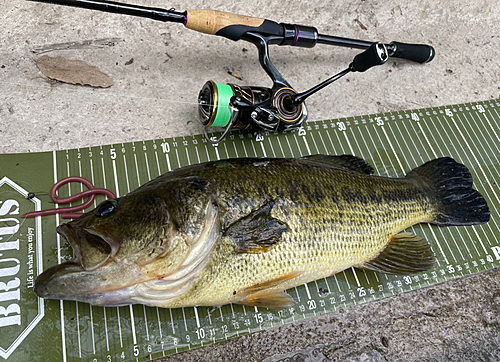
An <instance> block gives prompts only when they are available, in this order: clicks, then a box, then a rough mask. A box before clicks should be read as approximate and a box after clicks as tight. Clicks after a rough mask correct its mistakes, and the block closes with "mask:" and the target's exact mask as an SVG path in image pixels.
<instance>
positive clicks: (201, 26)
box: [185, 10, 265, 35]
mask: <svg viewBox="0 0 500 362" xmlns="http://www.w3.org/2000/svg"><path fill="white" fill-rule="evenodd" d="M186 13H187V17H186V24H185V25H186V28H189V29H192V30H196V31H199V32H202V33H206V34H212V35H215V34H216V33H217V32H218V31H219V30H221V29H224V28H225V27H227V26H230V25H244V26H248V27H252V28H258V27H259V26H261V25H262V23H263V22H264V20H265V19H262V18H254V17H252V16H244V15H237V14H231V13H226V12H223V11H217V10H188V11H186Z"/></svg>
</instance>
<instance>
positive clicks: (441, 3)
mask: <svg viewBox="0 0 500 362" xmlns="http://www.w3.org/2000/svg"><path fill="white" fill-rule="evenodd" d="M130 2H132V1H130ZM133 2H134V3H135V4H138V5H144V6H156V7H162V8H171V7H175V8H176V9H178V10H179V11H183V10H185V9H198V8H212V9H217V10H222V11H228V12H234V13H239V14H245V15H253V16H257V17H266V18H270V19H272V20H275V21H278V22H287V23H297V24H303V25H312V26H315V27H317V28H318V30H319V31H320V32H321V33H325V34H332V35H338V36H343V37H352V38H360V39H366V40H373V41H375V40H382V41H385V42H390V41H402V42H409V43H427V44H431V45H433V46H434V47H435V49H436V53H437V54H436V57H435V59H434V60H433V61H432V62H431V63H429V64H426V65H419V64H415V63H410V62H406V61H401V60H393V59H391V60H389V62H388V64H386V65H384V66H383V67H378V68H374V69H372V70H370V71H368V72H366V73H363V74H352V75H349V76H348V77H346V78H345V79H342V80H340V81H339V82H338V83H335V84H333V85H331V86H330V87H328V88H326V89H325V90H323V91H322V92H320V93H318V94H317V95H315V96H314V97H312V98H311V99H310V100H309V101H308V102H307V104H308V109H309V114H310V117H309V119H310V120H320V119H329V118H337V117H346V116H355V115H362V114H369V113H375V112H389V111H395V110H402V109H411V108H419V107H431V106H441V105H447V104H455V103H462V102H469V101H481V100H487V99H492V98H499V97H500V2H498V1H497V0H438V1H429V0H424V1H403V0H393V1H390V2H382V1H369V0H365V1H353V0H337V1H335V2H331V1H325V0H312V1H311V0H309V1H300V0H299V1H290V2H285V1H276V0H267V1H264V0H255V1H233V2H227V1H219V0H215V1H208V0H186V1H183V2H180V1H178V0H174V1H173V2H168V3H167V2H164V1H158V0H135V1H133ZM1 9H2V14H1V15H0V18H1V20H0V120H1V122H0V152H3V153H14V152H37V151H49V150H54V149H56V150H59V149H66V148H75V147H84V146H94V145H100V144H109V143H119V142H128V141H137V140H144V139H153V138H163V137H172V136H183V135H190V134H198V133H200V132H201V131H202V128H201V125H200V124H199V122H198V121H197V106H196V104H194V103H195V102H196V99H197V95H198V92H199V90H200V89H201V87H202V85H203V84H204V83H205V81H206V80H209V79H212V80H215V81H217V82H221V83H224V82H233V83H237V84H243V85H245V84H248V85H263V86H269V85H270V81H269V79H268V78H267V76H266V74H265V73H264V72H263V71H262V69H261V68H260V65H259V63H258V58H257V52H256V50H255V48H254V46H253V45H251V44H248V43H243V42H232V41H229V40H225V39H223V38H219V37H213V36H208V35H204V34H200V33H196V32H193V31H190V30H188V29H185V28H184V27H183V26H182V25H179V24H166V23H160V22H154V21H152V20H148V19H139V18H133V17H127V16H121V15H113V14H105V13H100V12H96V11H89V10H83V9H82V10H75V9H71V8H67V7H61V6H52V5H47V4H40V3H35V2H28V1H22V0H11V1H9V2H4V3H3V4H2V7H1ZM97 39H106V40H105V41H101V42H93V43H92V42H91V44H88V43H82V42H84V41H87V40H93V41H94V40H97ZM110 39H112V40H110ZM68 42H75V43H74V44H72V45H71V46H69V47H68V46H65V48H66V49H59V50H51V51H49V52H47V53H42V48H43V49H45V50H50V49H55V48H61V47H58V46H53V44H59V43H68ZM43 54H47V55H50V56H64V57H67V58H70V59H79V60H84V61H86V62H87V63H89V64H91V65H94V66H96V67H98V68H99V69H100V70H101V71H103V72H105V73H107V74H108V75H110V76H111V77H112V78H113V79H114V81H115V85H114V86H113V87H111V88H109V89H105V90H102V89H96V90H94V89H92V88H90V87H83V86H72V85H68V84H63V83H58V82H53V81H50V80H48V79H47V78H46V77H45V76H43V75H42V74H41V73H40V71H39V70H38V68H37V67H36V65H35V60H36V59H37V58H38V57H40V56H41V55H43ZM355 54H356V51H353V50H349V49H342V48H336V47H328V46H324V45H318V46H316V47H315V48H313V49H298V48H297V49H294V48H290V47H277V46H275V47H273V48H272V49H271V59H272V61H273V63H274V64H275V66H276V67H277V68H278V69H279V70H280V71H281V72H282V74H283V75H284V76H285V78H286V79H287V80H288V81H289V82H290V83H291V84H292V85H293V86H294V87H295V89H297V90H298V91H302V90H305V89H307V88H309V87H311V86H312V85H314V84H316V83H317V82H319V81H320V80H323V79H326V78H327V77H329V76H331V75H333V74H335V73H336V72H338V71H340V70H342V69H344V68H345V67H346V66H347V65H348V64H349V63H350V62H351V61H352V58H353V56H354V55H355ZM228 69H229V70H230V71H232V72H234V73H236V74H238V75H239V76H240V77H241V78H242V80H241V81H239V80H238V79H236V78H234V77H233V76H231V75H229V74H228V72H227V70H228ZM499 284H500V270H494V271H491V272H487V273H482V274H480V275H475V276H472V277H469V278H464V279H461V280H457V281H454V282H448V283H445V284H443V285H439V286H435V287H432V288H427V289H425V290H420V291H416V292H412V293H408V294H404V295H401V296H397V297H393V298H389V299H385V300H382V301H379V302H374V303H369V304H366V305H363V306H358V307H354V308H350V309H347V310H345V311H344V312H343V313H340V312H339V313H332V314H328V315H325V316H321V317H318V318H313V319H309V320H307V321H302V322H299V323H294V324H291V325H288V326H284V327H280V328H276V329H271V330H268V331H265V332H261V333H255V334H252V335H249V336H244V337H241V338H236V339H232V340H230V341H228V342H224V343H219V344H216V345H213V346H209V347H205V348H202V349H198V350H194V351H191V352H187V353H183V354H180V355H177V356H172V357H170V358H167V359H166V360H168V361H222V360H224V361H263V360H265V361H337V360H338V361H340V360H342V361H402V360H404V361H421V362H423V361H498V360H500V325H499V323H500V317H499V313H500V289H499V287H498V286H499Z"/></svg>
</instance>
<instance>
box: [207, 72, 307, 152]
mask: <svg viewBox="0 0 500 362" xmlns="http://www.w3.org/2000/svg"><path fill="white" fill-rule="evenodd" d="M296 94H297V92H296V91H295V90H294V89H292V88H288V87H283V88H279V89H278V90H277V91H274V92H273V90H272V89H270V88H265V87H250V86H239V85H236V84H231V83H228V84H221V83H216V82H214V81H211V80H209V81H208V82H206V83H205V85H204V86H203V88H202V89H201V91H200V93H199V95H198V102H199V107H198V112H199V116H200V121H201V123H202V124H203V125H204V126H205V129H204V130H205V134H207V133H206V131H207V128H208V127H221V128H224V129H225V131H224V132H223V135H222V136H221V137H220V138H219V139H216V140H214V139H211V138H210V137H208V135H207V139H208V140H209V141H210V142H212V143H219V142H220V141H222V140H223V139H224V137H225V136H226V134H227V133H228V132H229V131H230V130H232V129H239V130H246V129H251V128H256V129H266V130H270V131H276V130H286V129H288V128H297V127H299V126H300V125H301V124H302V122H304V121H305V119H306V118H307V111H306V108H305V105H304V104H303V103H301V104H298V105H295V104H294V103H293V100H292V96H295V95H296Z"/></svg>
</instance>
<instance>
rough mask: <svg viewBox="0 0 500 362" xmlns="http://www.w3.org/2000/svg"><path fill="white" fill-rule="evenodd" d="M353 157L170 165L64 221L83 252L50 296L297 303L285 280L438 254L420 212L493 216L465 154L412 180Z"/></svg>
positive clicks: (429, 262) (394, 268) (414, 262)
mask: <svg viewBox="0 0 500 362" xmlns="http://www.w3.org/2000/svg"><path fill="white" fill-rule="evenodd" d="M372 174H373V169H372V168H371V166H369V165H368V164H367V163H366V162H365V161H363V160H361V159H359V158H356V157H354V156H323V155H316V156H310V157H306V158H303V159H230V160H225V161H218V162H209V163H204V164H199V165H193V166H189V167H185V168H181V169H178V170H175V171H173V172H170V173H167V174H165V175H163V176H160V177H158V178H157V179H155V180H153V181H151V182H149V183H148V184H146V185H144V186H142V187H140V188H138V189H137V190H135V191H133V192H131V193H130V194H128V195H126V196H124V197H121V198H118V199H116V200H107V201H104V202H103V203H101V204H100V205H99V206H98V207H97V208H96V209H95V210H93V211H91V212H89V213H87V214H85V215H84V216H82V217H80V218H79V219H77V220H74V221H72V222H70V223H69V224H65V225H62V226H61V227H60V229H59V230H58V231H59V232H60V233H61V234H62V235H63V236H64V237H65V238H66V239H67V240H68V241H69V242H70V244H71V245H72V247H73V249H74V250H75V255H76V259H75V260H74V261H71V262H68V263H63V264H60V265H57V266H54V267H52V268H50V269H49V270H47V271H46V272H44V273H43V274H41V275H40V276H39V278H38V279H37V281H36V283H35V292H36V293H37V294H38V295H39V296H41V297H44V298H55V299H67V300H79V301H84V302H89V303H91V304H94V305H124V304H131V303H142V304H146V305H151V306H160V307H170V308H174V307H185V306H201V305H204V306H211V305H223V304H227V303H240V304H245V305H255V306H265V307H275V308H281V307H288V306H291V305H293V303H294V302H293V299H292V298H291V297H290V296H289V295H288V294H287V293H286V292H284V290H286V289H288V288H291V287H294V286H297V285H300V284H303V283H307V282H310V281H313V280H316V279H320V278H324V277H328V276H331V275H333V274H335V273H338V272H340V271H342V270H345V269H347V268H350V267H357V268H365V269H369V270H374V271H377V272H380V273H391V274H413V273H417V272H421V271H424V270H428V269H430V268H432V267H433V265H434V262H435V257H434V254H433V252H432V250H431V248H430V246H429V244H428V242H427V241H426V240H424V239H422V238H421V237H419V236H416V235H412V234H409V233H403V234H399V233H400V232H401V231H403V230H404V229H407V228H409V227H410V226H412V225H415V224H418V223H433V224H437V225H443V226H450V225H475V224H482V223H485V222H487V221H488V220H489V217H490V214H489V210H488V206H487V203H486V201H485V200H484V198H483V197H482V196H481V195H480V194H479V193H478V192H477V191H475V190H473V189H472V177H471V175H470V173H469V172H468V170H467V169H466V167H465V166H463V165H460V164H458V163H456V162H455V161H454V160H452V159H450V158H440V159H436V160H433V161H430V162H428V163H426V164H424V165H422V166H420V167H418V168H416V169H415V170H413V171H411V172H409V173H408V174H407V175H406V177H404V178H387V177H378V176H374V175H372Z"/></svg>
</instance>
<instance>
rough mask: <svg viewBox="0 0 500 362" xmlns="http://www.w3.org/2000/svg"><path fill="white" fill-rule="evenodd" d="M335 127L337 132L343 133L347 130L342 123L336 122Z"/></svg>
mask: <svg viewBox="0 0 500 362" xmlns="http://www.w3.org/2000/svg"><path fill="white" fill-rule="evenodd" d="M337 127H338V129H339V131H345V130H346V129H347V128H346V126H345V123H344V122H337Z"/></svg>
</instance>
